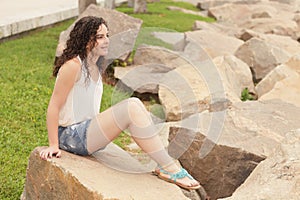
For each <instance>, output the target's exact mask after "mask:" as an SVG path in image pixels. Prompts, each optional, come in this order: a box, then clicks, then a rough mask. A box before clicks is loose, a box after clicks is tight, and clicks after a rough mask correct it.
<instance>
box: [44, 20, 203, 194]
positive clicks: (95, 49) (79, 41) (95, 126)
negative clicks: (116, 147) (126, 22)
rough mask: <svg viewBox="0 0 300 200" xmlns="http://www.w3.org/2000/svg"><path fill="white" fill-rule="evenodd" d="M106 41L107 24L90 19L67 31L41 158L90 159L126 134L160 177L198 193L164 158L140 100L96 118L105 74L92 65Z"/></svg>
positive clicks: (186, 176) (195, 184)
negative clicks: (68, 156) (67, 154)
mask: <svg viewBox="0 0 300 200" xmlns="http://www.w3.org/2000/svg"><path fill="white" fill-rule="evenodd" d="M108 36H109V35H108V27H107V24H106V22H105V21H104V20H103V19H102V18H98V17H92V16H88V17H83V18H81V19H80V20H79V21H77V22H76V24H75V26H74V28H73V30H72V31H71V32H70V38H69V39H68V41H67V44H66V48H65V49H64V51H63V53H62V55H61V56H60V57H58V58H57V59H56V61H55V66H54V70H53V75H54V76H55V77H56V83H55V86H54V90H53V93H52V96H51V99H50V102H49V106H48V111H47V129H48V139H49V147H47V148H45V149H43V150H42V151H41V152H40V157H41V158H42V159H44V160H46V159H48V158H52V156H56V157H60V156H61V150H60V149H62V150H65V151H68V152H71V153H75V154H78V155H83V156H85V155H90V154H91V153H93V152H95V151H97V150H99V149H102V148H105V146H106V145H107V144H108V143H110V142H111V141H112V140H113V139H114V138H116V137H117V136H118V135H119V134H120V133H121V132H122V130H125V129H129V131H130V132H131V136H132V138H133V139H134V140H135V142H136V143H137V144H138V145H139V146H140V147H141V148H142V149H143V151H145V152H146V153H147V154H148V155H149V156H150V157H151V158H152V159H153V160H154V161H156V162H157V163H158V166H159V167H157V169H155V172H156V174H157V175H158V176H159V177H160V178H162V179H164V180H167V181H170V182H173V183H176V184H177V185H179V186H181V187H183V188H186V189H198V188H199V187H200V184H199V182H198V181H196V180H195V179H194V178H193V177H192V176H191V175H190V174H188V173H187V171H186V170H184V169H183V168H180V167H179V166H178V165H176V163H175V161H174V159H173V158H171V157H170V156H169V155H168V153H167V151H166V150H165V148H164V146H163V144H162V142H161V141H160V138H159V136H158V134H157V133H156V132H157V131H156V130H155V127H154V124H153V122H152V121H151V118H150V115H149V113H148V112H147V110H146V109H145V107H144V105H143V104H142V102H141V101H140V100H139V99H137V98H129V99H127V100H123V101H121V102H120V103H118V104H116V105H114V106H112V107H111V108H109V109H107V110H106V111H104V112H101V113H99V110H100V103H101V97H102V92H103V85H102V78H101V75H102V74H103V71H104V70H103V69H102V68H101V67H100V68H99V67H98V66H97V65H96V63H97V60H98V58H99V57H104V56H105V55H107V52H108V45H109V37H108Z"/></svg>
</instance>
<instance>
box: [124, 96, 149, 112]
mask: <svg viewBox="0 0 300 200" xmlns="http://www.w3.org/2000/svg"><path fill="white" fill-rule="evenodd" d="M128 106H129V107H130V110H139V109H142V110H144V109H145V106H144V104H143V102H142V101H141V100H140V99H139V98H136V97H130V98H129V99H128Z"/></svg>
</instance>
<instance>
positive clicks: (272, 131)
mask: <svg viewBox="0 0 300 200" xmlns="http://www.w3.org/2000/svg"><path fill="white" fill-rule="evenodd" d="M299 117H300V108H298V107H295V106H292V105H291V104H288V103H285V102H282V101H266V102H258V101H256V102H253V101H248V102H241V103H235V104H233V105H232V107H230V108H229V109H228V110H227V111H226V112H225V111H223V112H210V113H208V112H203V113H201V114H195V115H192V116H190V117H189V118H186V119H184V120H183V121H182V122H181V123H180V124H177V125H176V126H174V127H172V128H171V129H170V145H169V152H170V153H171V155H173V156H174V157H176V158H179V160H180V162H181V164H182V165H183V166H184V167H185V168H187V169H188V170H190V171H191V173H192V175H193V176H194V177H195V178H197V179H198V180H200V182H201V183H202V185H203V186H204V187H205V188H206V191H207V193H208V195H209V196H211V197H212V199H217V198H221V197H226V196H227V197H228V196H230V195H231V194H232V193H233V192H234V191H235V190H236V189H237V188H238V187H239V186H240V185H241V184H242V183H243V182H244V181H245V180H246V179H247V177H248V176H249V175H250V174H251V172H252V170H254V169H255V167H256V166H257V165H258V164H259V162H261V161H262V160H264V159H265V158H266V157H267V158H268V157H271V156H272V155H273V154H274V153H277V152H278V148H280V145H281V143H283V142H284V140H285V138H287V137H288V136H287V135H286V133H287V132H288V131H289V130H296V129H297V128H299V123H298V118H299ZM289 159H293V156H291V157H289ZM279 162H280V161H279ZM265 173H268V174H269V173H270V172H268V171H265ZM266 175H267V174H266ZM269 187H271V186H269ZM266 189H267V187H266ZM245 190H247V188H245ZM253 191H254V190H253ZM237 199H238V198H237Z"/></svg>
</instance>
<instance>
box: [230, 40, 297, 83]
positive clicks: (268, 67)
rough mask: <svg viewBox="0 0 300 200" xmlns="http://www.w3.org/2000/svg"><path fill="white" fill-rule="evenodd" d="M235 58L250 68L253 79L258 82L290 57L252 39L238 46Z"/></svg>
mask: <svg viewBox="0 0 300 200" xmlns="http://www.w3.org/2000/svg"><path fill="white" fill-rule="evenodd" d="M235 56H236V57H238V58H239V59H241V60H243V61H244V62H245V63H247V64H248V65H249V66H250V67H251V69H252V72H253V76H254V79H255V80H256V81H259V80H261V79H262V78H264V77H265V76H266V75H267V74H268V73H269V72H270V71H272V70H273V69H274V68H275V67H276V66H277V65H279V64H282V63H284V62H286V61H287V60H288V59H289V57H290V56H291V55H290V54H289V53H288V52H287V51H285V50H284V49H281V48H279V47H277V46H274V45H271V44H269V43H268V42H266V41H264V40H262V39H260V38H256V37H254V38H251V39H250V40H248V41H247V42H245V44H243V45H242V46H240V47H239V48H238V50H237V51H236V52H235Z"/></svg>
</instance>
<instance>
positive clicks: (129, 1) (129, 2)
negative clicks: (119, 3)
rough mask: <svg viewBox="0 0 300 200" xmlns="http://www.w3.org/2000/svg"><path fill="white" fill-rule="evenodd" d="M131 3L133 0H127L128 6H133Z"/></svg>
mask: <svg viewBox="0 0 300 200" xmlns="http://www.w3.org/2000/svg"><path fill="white" fill-rule="evenodd" d="M133 5H134V0H128V2H127V6H128V7H129V8H133Z"/></svg>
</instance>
